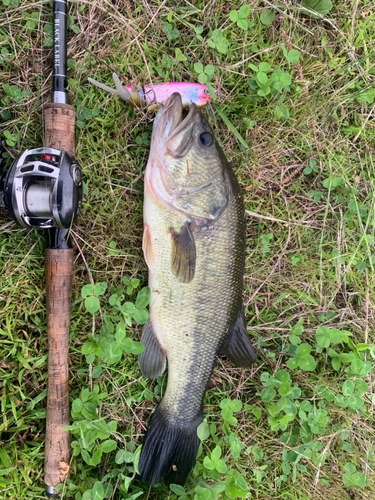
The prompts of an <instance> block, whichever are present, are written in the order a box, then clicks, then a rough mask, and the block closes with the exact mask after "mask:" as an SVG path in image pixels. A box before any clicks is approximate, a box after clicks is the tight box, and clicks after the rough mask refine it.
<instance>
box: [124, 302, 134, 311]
mask: <svg viewBox="0 0 375 500" xmlns="http://www.w3.org/2000/svg"><path fill="white" fill-rule="evenodd" d="M121 311H122V312H123V313H124V314H134V312H135V305H134V304H133V302H124V303H123V304H122V306H121Z"/></svg>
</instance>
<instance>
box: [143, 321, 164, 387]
mask: <svg viewBox="0 0 375 500" xmlns="http://www.w3.org/2000/svg"><path fill="white" fill-rule="evenodd" d="M141 342H142V344H143V345H144V348H145V350H144V351H143V352H142V353H141V354H139V356H138V364H139V368H140V370H141V372H142V375H143V376H144V377H146V378H157V377H160V375H162V373H163V372H164V370H165V365H166V361H165V359H166V353H165V351H164V349H163V348H162V346H161V345H160V344H159V341H158V339H157V338H156V335H155V333H154V331H153V329H152V324H151V321H150V320H148V321H147V323H146V324H145V325H144V327H143V330H142V336H141Z"/></svg>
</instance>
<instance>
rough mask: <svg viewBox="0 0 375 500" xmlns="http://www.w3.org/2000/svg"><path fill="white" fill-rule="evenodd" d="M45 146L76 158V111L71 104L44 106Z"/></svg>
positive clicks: (52, 103)
mask: <svg viewBox="0 0 375 500" xmlns="http://www.w3.org/2000/svg"><path fill="white" fill-rule="evenodd" d="M43 113H44V146H45V147H47V148H54V149H59V150H62V151H65V152H66V153H68V155H69V156H70V157H72V158H74V157H75V144H74V135H75V121H76V120H75V116H76V113H75V109H74V107H73V106H70V105H69V104H60V103H55V102H50V103H48V104H45V105H44V110H43Z"/></svg>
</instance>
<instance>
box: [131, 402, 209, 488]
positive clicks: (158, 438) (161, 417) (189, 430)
mask: <svg viewBox="0 0 375 500" xmlns="http://www.w3.org/2000/svg"><path fill="white" fill-rule="evenodd" d="M201 422H202V413H200V415H199V416H198V417H197V418H196V419H195V420H194V422H192V423H189V424H186V423H184V422H183V421H182V422H180V423H176V422H171V421H170V420H168V418H167V412H166V411H165V410H163V409H162V407H161V406H160V405H159V406H158V407H157V408H156V410H155V412H154V413H153V415H152V417H151V420H150V423H149V427H148V430H147V432H146V435H145V437H144V440H143V446H142V451H141V457H140V460H139V472H140V475H141V480H142V481H143V482H144V483H146V484H148V485H151V484H155V483H157V482H158V481H159V480H160V479H161V478H162V477H164V480H165V483H166V484H168V485H169V484H171V483H173V484H180V485H184V484H185V482H186V479H187V477H188V475H189V472H190V471H191V469H192V467H193V464H194V461H195V458H196V456H197V452H198V446H199V438H198V436H197V427H198V425H199V424H200V423H201Z"/></svg>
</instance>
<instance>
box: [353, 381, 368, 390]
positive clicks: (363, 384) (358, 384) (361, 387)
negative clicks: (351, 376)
mask: <svg viewBox="0 0 375 500" xmlns="http://www.w3.org/2000/svg"><path fill="white" fill-rule="evenodd" d="M355 386H356V388H357V390H358V391H359V392H367V391H368V385H367V384H366V382H365V381H364V380H356V381H355Z"/></svg>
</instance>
